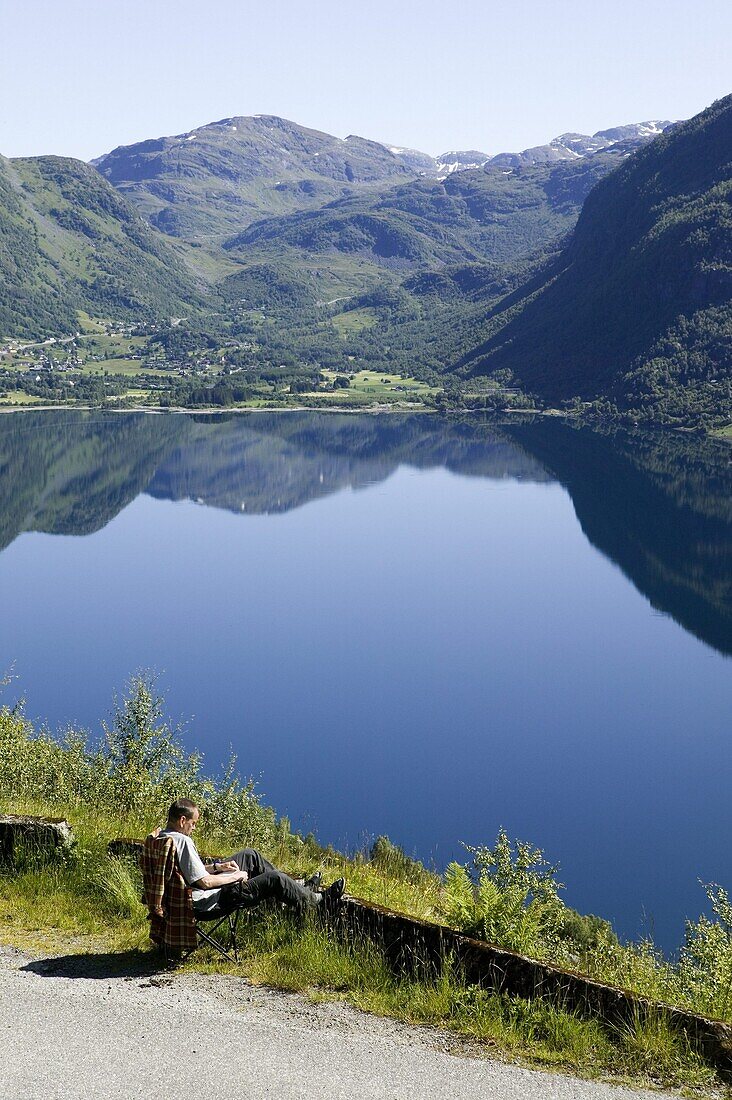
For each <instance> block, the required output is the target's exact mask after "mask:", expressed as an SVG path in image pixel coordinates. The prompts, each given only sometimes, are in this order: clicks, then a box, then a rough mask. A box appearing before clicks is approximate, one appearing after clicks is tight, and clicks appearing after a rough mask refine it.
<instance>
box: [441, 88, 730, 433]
mask: <svg viewBox="0 0 732 1100" xmlns="http://www.w3.org/2000/svg"><path fill="white" fill-rule="evenodd" d="M731 299H732V96H728V97H726V98H725V99H722V100H720V101H719V102H717V103H715V104H713V105H712V106H711V107H710V108H709V109H708V110H706V111H704V112H703V113H702V114H700V115H698V116H697V117H696V118H693V119H691V120H690V121H689V122H686V123H683V124H680V125H679V126H677V127H675V128H674V129H673V130H670V131H669V132H667V133H665V134H663V135H661V136H660V137H658V138H657V139H656V140H655V141H654V142H653V143H652V144H651V145H649V146H647V147H646V148H644V149H642V150H640V151H638V152H636V154H635V155H634V156H632V157H630V158H629V159H628V160H627V161H626V162H625V163H623V164H622V165H621V166H620V167H619V168H618V169H617V171H615V172H613V173H612V174H611V175H609V176H608V177H607V178H606V179H604V180H602V181H601V182H600V183H598V185H597V186H596V187H595V188H594V189H593V190H592V192H591V193H590V195H589V196H588V198H587V200H586V202H585V205H584V207H583V210H582V214H581V216H580V219H579V221H578V223H577V227H576V229H575V231H574V233H573V235H572V237H571V239H570V241H569V244H568V245H567V247H566V248H565V249H564V251H563V252H562V253H561V254H560V256H559V257H558V258H557V259H555V260H552V261H550V262H549V263H548V264H547V265H546V267H545V269H544V270H543V272H542V273H541V274H540V275H539V276H538V277H534V278H533V279H532V280H531V281H529V282H528V283H526V284H525V285H524V286H523V287H522V288H521V289H520V290H519V291H517V292H516V293H514V294H512V295H509V296H508V297H506V298H505V299H503V301H502V302H501V303H500V304H499V305H498V306H497V307H495V308H494V309H493V310H492V311H491V312H490V313H489V315H488V317H487V318H486V320H485V325H484V333H485V338H484V339H483V340H482V341H481V343H479V344H478V346H477V347H475V348H474V349H473V350H472V351H470V352H469V353H468V354H467V355H465V356H463V357H462V358H461V359H460V360H458V362H457V363H455V364H454V366H455V367H457V368H458V370H459V372H460V373H462V374H468V375H470V374H489V373H492V372H493V371H495V370H498V369H505V368H510V369H511V370H512V371H514V373H515V374H516V376H517V377H518V378H519V379H520V380H521V382H522V384H523V385H524V386H525V387H527V388H528V389H530V390H533V391H535V392H538V393H540V394H542V395H544V396H545V397H546V398H548V399H549V400H553V401H554V400H560V399H562V398H570V397H572V396H574V395H580V396H582V397H585V398H595V397H598V396H599V397H603V396H605V397H611V398H612V399H613V400H614V401H615V402H616V403H617V404H618V405H619V406H620V407H622V408H626V409H634V410H637V411H638V413H639V415H645V416H649V417H653V418H656V419H658V418H665V419H680V420H687V419H689V418H692V419H693V418H698V417H700V416H705V415H709V416H713V417H717V418H722V419H724V418H725V417H726V418H729V417H731V416H732V402H731V399H730V380H731V378H732V304H731V301H730V300H731Z"/></svg>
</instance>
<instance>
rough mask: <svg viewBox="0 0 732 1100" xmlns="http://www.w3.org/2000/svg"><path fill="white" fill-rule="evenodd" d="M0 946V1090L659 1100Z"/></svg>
mask: <svg viewBox="0 0 732 1100" xmlns="http://www.w3.org/2000/svg"><path fill="white" fill-rule="evenodd" d="M119 969H120V968H119V960H118V959H117V960H115V958H114V957H104V956H102V957H100V958H97V960H96V961H95V963H94V964H93V968H92V965H91V964H90V962H89V961H88V959H85V958H84V957H83V956H76V957H75V956H66V957H64V958H61V959H41V960H32V959H30V958H28V957H27V956H25V955H23V954H21V953H20V952H18V951H15V950H14V949H13V948H8V947H0V1100H87V1098H89V1100H91V1098H99V1100H131V1098H133V1097H145V1098H146V1100H156V1098H157V1097H161V1096H171V1097H172V1096H181V1097H185V1098H186V1100H199V1098H200V1100H259V1098H260V1097H270V1098H277V1100H305V1098H314V1100H319V1098H320V1097H324V1098H328V1100H341V1098H343V1100H361V1098H363V1100H366V1098H368V1100H381V1098H384V1100H386V1098H388V1100H428V1098H432V1097H435V1098H437V1097H440V1098H444V1097H450V1100H464V1098H465V1100H467V1098H474V1097H485V1098H495V1100H548V1098H555V1097H556V1100H631V1098H636V1100H639V1098H643V1097H646V1098H648V1100H651V1098H655V1100H659V1096H660V1095H661V1094H659V1093H657V1092H654V1093H651V1092H634V1091H631V1090H628V1089H624V1088H616V1087H613V1086H608V1085H602V1084H594V1083H587V1082H583V1081H576V1080H573V1079H572V1078H569V1077H562V1076H558V1075H555V1074H548V1073H543V1072H539V1071H535V1070H527V1069H522V1068H519V1067H516V1066H511V1065H506V1064H504V1063H502V1062H500V1061H496V1060H493V1059H491V1058H489V1057H486V1056H477V1052H476V1051H475V1050H473V1051H472V1052H471V1051H470V1048H467V1047H465V1046H464V1045H463V1044H462V1043H461V1042H460V1041H458V1040H456V1039H455V1038H454V1037H452V1036H449V1035H446V1034H443V1033H441V1032H438V1031H434V1030H432V1029H427V1028H413V1027H409V1026H407V1025H402V1024H398V1023H394V1022H393V1021H389V1020H381V1019H376V1018H374V1017H371V1016H366V1015H363V1014H361V1013H358V1012H356V1011H354V1010H353V1009H350V1008H348V1007H347V1006H344V1005H342V1004H338V1003H331V1004H322V1005H311V1004H309V1003H307V1002H306V1001H305V1000H303V999H302V998H300V997H297V996H295V995H291V994H282V993H274V992H271V991H269V990H265V989H260V988H258V987H254V986H250V985H248V984H247V983H246V982H245V981H244V980H243V979H239V978H229V977H224V976H213V977H211V976H205V975H181V974H178V975H168V974H150V973H139V972H138V973H134V974H131V973H130V972H129V970H128V972H127V973H122V974H120V973H119Z"/></svg>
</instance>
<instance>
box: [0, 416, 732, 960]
mask: <svg viewBox="0 0 732 1100" xmlns="http://www.w3.org/2000/svg"><path fill="white" fill-rule="evenodd" d="M731 461H732V447H731V446H730V445H729V444H726V443H724V442H715V441H711V440H708V439H700V438H697V437H692V436H687V435H680V434H676V433H670V432H669V433H652V434H651V433H644V432H634V433H628V432H616V433H613V434H599V433H595V432H590V431H587V430H576V429H574V428H572V427H569V426H567V425H565V424H563V423H561V422H558V421H555V420H548V419H546V418H543V419H538V418H537V419H536V420H535V421H533V422H531V421H526V422H523V421H518V420H516V421H511V422H510V423H505V424H500V425H496V424H495V423H488V422H484V421H482V420H480V419H476V418H466V419H465V420H462V421H450V420H445V419H440V418H437V417H432V416H427V415H420V416H417V415H413V416H400V415H396V414H392V415H383V416H366V415H361V416H358V415H338V414H316V413H277V414H274V413H272V414H270V413H261V414H247V415H241V416H229V417H214V416H205V417H203V416H202V417H198V418H193V417H187V416H174V415H170V416H149V415H132V414H130V415H111V414H107V415H105V414H101V413H97V414H93V413H90V414H85V413H81V412H71V411H67V412H59V413H33V412H27V413H17V414H10V415H5V416H2V417H0V600H1V601H2V602H1V605H0V606H2V612H3V627H2V631H1V633H0V672H2V671H7V670H10V669H11V668H12V670H13V671H14V674H15V679H14V680H13V682H12V683H11V685H10V686H9V687H7V688H5V691H4V699H5V701H6V702H14V701H15V700H16V699H17V698H18V697H19V696H20V695H23V696H24V697H25V698H26V700H27V703H26V712H27V714H28V715H29V717H31V718H33V719H34V720H39V721H44V722H46V723H48V724H49V726H51V727H52V728H54V729H56V728H60V727H62V726H63V725H65V724H67V723H73V724H75V725H79V726H83V727H86V728H88V729H89V730H90V731H91V732H92V734H94V735H97V734H98V733H99V731H100V720H101V719H102V718H104V717H108V716H109V713H110V710H111V703H112V696H113V694H114V692H115V690H116V691H120V690H122V689H123V688H124V685H125V682H126V680H127V679H128V678H129V676H130V675H131V674H132V673H133V672H135V671H136V670H139V669H144V668H149V669H154V670H157V672H158V673H159V674H160V680H159V683H160V687H161V688H162V690H163V691H164V693H165V695H166V698H167V706H168V712H169V714H170V716H171V717H172V718H173V719H176V720H181V721H183V722H184V723H185V726H184V731H183V738H184V740H185V742H186V744H187V745H188V746H189V747H190V748H194V747H195V748H199V749H201V750H203V752H204V754H205V759H206V763H207V767H208V769H209V770H211V771H214V770H218V767H219V764H220V763H221V762H222V761H224V760H225V759H226V758H227V757H228V755H229V750H230V748H233V749H234V751H235V752H236V753H237V754H238V757H239V764H240V768H241V771H242V772H243V774H245V775H253V776H254V777H255V778H256V779H257V782H258V785H259V789H260V792H261V793H262V795H263V796H264V798H265V799H266V800H267V801H268V802H270V803H271V804H272V805H274V806H275V807H276V809H277V810H278V812H279V813H281V814H287V815H288V816H289V817H290V818H291V820H292V822H293V824H294V825H295V826H297V827H299V828H301V829H303V830H305V831H309V830H311V829H312V830H313V831H315V832H316V834H317V835H318V837H319V839H320V840H321V841H322V842H324V843H327V842H332V843H333V844H335V845H337V846H346V847H356V846H362V845H364V844H366V843H369V842H370V841H371V840H372V839H373V838H374V837H375V836H376V835H379V834H383V833H385V834H387V835H388V836H389V837H390V838H391V839H392V840H393V841H394V842H395V843H397V844H400V845H401V846H403V847H404V848H405V849H406V850H407V851H408V852H410V853H412V854H415V855H417V856H419V857H420V858H422V859H424V860H425V861H427V862H428V863H434V864H435V865H436V866H438V867H439V868H442V867H444V865H445V864H446V863H447V862H448V861H449V860H451V859H455V858H462V859H463V860H465V859H466V858H467V857H466V856H465V853H464V850H463V849H462V848H461V844H460V842H461V841H464V842H466V843H468V844H480V843H490V842H492V841H493V840H494V839H495V836H496V833H497V831H498V829H499V827H501V826H503V827H505V828H506V830H507V831H508V832H509V834H510V835H511V836H512V837H520V838H521V839H525V840H530V841H532V842H533V843H535V844H536V845H538V846H539V847H541V848H543V849H544V850H545V852H546V855H547V858H549V859H550V860H551V861H552V862H558V863H559V864H560V867H561V874H560V877H561V878H562V880H563V881H564V882H565V883H566V884H567V890H566V892H565V894H564V896H565V900H566V901H567V902H568V904H570V905H573V906H575V907H576V908H578V909H579V910H581V911H583V912H594V913H598V914H600V915H601V916H604V917H607V918H609V919H611V920H612V921H613V923H614V924H615V926H616V928H617V930H618V931H619V932H620V934H621V935H623V936H627V937H637V936H640V935H642V934H643V933H644V932H651V933H652V934H653V935H654V937H655V938H656V940H657V941H658V942H659V943H660V944H662V945H663V946H664V947H665V948H667V949H668V950H673V949H674V948H675V947H677V946H678V944H679V942H680V941H681V938H682V935H683V922H684V918H685V917H694V918H695V917H697V916H698V914H699V913H700V912H701V911H702V910H703V909H704V901H705V899H704V894H703V891H702V889H701V887H700V886H699V883H698V879H702V880H703V881H705V882H708V881H716V882H719V883H721V884H722V885H725V886H726V887H728V888H730V887H732V867H731V865H730V851H731V850H732V849H731V846H730V825H731V823H732V815H731V814H730V779H731V765H732V738H731V737H730V732H731V729H732V723H731V722H730V719H731V718H732V663H731V662H730V654H732V467H731V465H730V463H731Z"/></svg>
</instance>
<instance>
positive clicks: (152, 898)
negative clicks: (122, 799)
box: [140, 833, 196, 951]
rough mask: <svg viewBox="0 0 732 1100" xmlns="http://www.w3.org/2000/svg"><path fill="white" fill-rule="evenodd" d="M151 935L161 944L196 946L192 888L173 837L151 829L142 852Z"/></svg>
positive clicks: (173, 947) (179, 947) (176, 947)
mask: <svg viewBox="0 0 732 1100" xmlns="http://www.w3.org/2000/svg"><path fill="white" fill-rule="evenodd" d="M140 867H141V870H142V883H143V890H144V894H145V903H146V905H147V908H148V920H149V921H150V939H151V940H152V941H153V943H156V944H157V945H158V946H159V947H163V946H165V947H168V948H170V949H171V950H172V951H187V950H189V949H191V948H194V947H195V946H196V921H195V918H194V916H193V902H192V900H191V891H190V888H189V887H188V886H187V885H186V883H185V880H184V878H183V875H182V874H181V872H180V867H179V866H178V855H177V852H176V849H175V843H174V841H173V839H172V837H169V836H160V837H159V836H157V835H155V834H154V833H151V834H150V835H149V836H147V837H146V838H145V844H144V847H143V849H142V855H141V856H140Z"/></svg>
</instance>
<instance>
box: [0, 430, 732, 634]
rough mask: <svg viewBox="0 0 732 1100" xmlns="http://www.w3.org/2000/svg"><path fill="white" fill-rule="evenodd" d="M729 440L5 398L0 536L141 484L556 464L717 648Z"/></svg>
mask: <svg viewBox="0 0 732 1100" xmlns="http://www.w3.org/2000/svg"><path fill="white" fill-rule="evenodd" d="M731 455H732V450H731V449H730V447H729V445H728V444H727V443H725V442H721V441H714V440H710V439H706V438H700V437H691V436H681V435H677V434H673V433H668V432H666V433H649V432H633V433H628V432H621V431H616V432H613V433H608V434H599V433H596V432H590V431H587V430H576V429H573V428H571V427H568V426H567V425H565V424H562V423H558V422H556V421H550V420H546V419H542V418H536V419H534V420H532V421H521V422H516V421H512V422H510V423H506V424H501V425H500V426H497V425H495V424H494V423H490V424H488V423H484V422H481V421H480V420H477V419H475V418H471V419H466V420H463V421H449V420H445V419H442V418H439V417H433V416H426V415H425V416H414V415H412V416H398V415H383V416H356V415H350V416H349V415H329V414H318V413H292V414H289V413H287V414H282V413H274V414H267V413H262V414H253V415H247V416H233V417H228V418H221V417H210V416H204V417H197V418H193V417H187V416H148V415H102V414H87V413H82V412H76V411H74V412H71V411H69V412H63V413H58V414H56V413H32V412H29V413H23V414H13V415H6V416H3V417H2V419H1V420H0V550H1V549H2V548H4V547H6V546H8V545H9V544H10V543H11V542H12V541H13V540H14V539H15V538H16V537H17V536H18V535H19V534H20V533H22V532H23V531H45V532H48V533H54V534H73V535H86V534H90V533H91V532H93V531H96V530H99V529H101V528H102V527H104V526H105V524H107V523H108V522H109V521H110V520H111V519H112V518H113V517H114V516H116V515H117V514H118V513H119V512H120V511H121V509H122V508H124V507H125V505H127V504H128V503H129V502H130V501H132V500H133V499H134V498H135V497H136V496H137V495H138V494H139V493H141V492H146V493H148V494H150V495H151V496H153V497H156V498H159V499H166V500H183V499H190V500H195V501H199V502H201V503H203V504H206V505H209V506H212V507H216V508H224V509H228V510H230V511H234V512H240V513H244V514H262V513H273V512H287V511H289V510H291V509H293V508H297V507H299V506H301V505H304V504H306V503H307V502H309V501H312V500H315V499H317V498H319V497H322V496H324V495H326V494H329V493H335V492H337V491H339V490H342V489H345V488H350V489H359V488H362V487H364V486H368V485H372V484H374V483H376V482H379V481H382V480H384V479H386V478H388V477H389V476H390V475H391V474H392V473H393V472H394V471H395V470H396V469H397V468H398V467H399V466H400V465H402V464H408V465H411V466H415V467H418V468H423V469H426V468H430V467H440V466H442V467H445V468H447V469H448V470H450V471H452V472H454V473H457V474H460V475H463V476H470V477H480V478H490V479H500V478H511V479H520V480H527V481H534V482H546V481H551V480H558V481H559V482H561V484H562V485H564V486H565V487H566V489H567V490H568V492H569V493H570V495H571V498H572V501H573V504H574V507H575V510H576V513H577V517H578V519H579V522H580V524H581V525H582V529H583V531H584V533H585V535H586V536H587V538H588V539H589V540H590V542H591V543H592V544H593V545H594V546H596V547H597V548H598V549H599V550H600V551H601V552H602V553H603V554H605V555H606V556H607V557H609V558H610V559H611V560H612V561H614V562H615V563H617V565H619V566H620V568H621V569H622V570H623V572H624V573H625V574H626V576H628V577H629V578H630V580H631V581H632V582H633V584H634V585H635V586H636V588H637V589H638V590H639V591H640V592H642V593H643V594H644V595H645V596H646V597H647V598H648V599H649V600H650V602H651V603H652V605H653V606H654V608H656V609H657V610H659V611H661V612H663V613H665V614H669V615H671V616H673V618H674V619H675V620H676V621H677V622H678V623H679V624H680V625H681V626H683V627H684V628H685V629H686V630H688V631H690V632H692V633H693V634H695V635H696V636H697V637H698V638H700V639H701V640H702V641H704V642H706V643H707V644H708V645H710V646H713V647H714V648H716V649H717V650H719V651H720V652H722V653H724V654H730V653H732V491H731V490H732V473H731V470H732V466H731Z"/></svg>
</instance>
